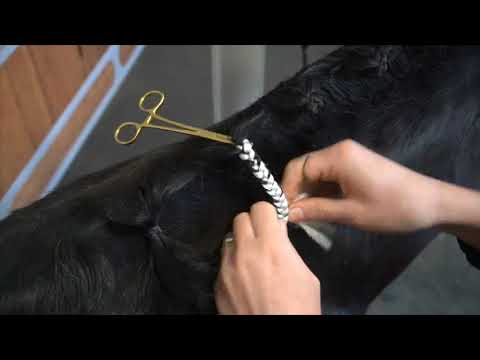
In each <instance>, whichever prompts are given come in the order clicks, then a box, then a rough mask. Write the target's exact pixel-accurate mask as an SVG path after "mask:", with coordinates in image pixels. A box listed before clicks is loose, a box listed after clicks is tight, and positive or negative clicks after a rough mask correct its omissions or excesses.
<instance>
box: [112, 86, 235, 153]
mask: <svg viewBox="0 0 480 360" xmlns="http://www.w3.org/2000/svg"><path fill="white" fill-rule="evenodd" d="M151 100H156V101H152V102H153V104H154V105H153V106H151V107H148V106H146V105H145V104H146V103H147V101H148V102H150V101H151ZM164 101H165V95H164V94H163V93H162V92H161V91H157V90H152V91H149V92H147V93H146V94H145V95H143V96H142V98H141V99H140V101H139V102H138V107H139V108H140V110H142V111H144V112H146V113H148V116H147V117H146V118H145V120H144V121H143V122H142V123H135V122H125V123H123V124H121V125H120V126H119V127H118V128H117V130H116V131H115V135H114V138H115V141H116V142H117V143H119V144H122V145H129V144H132V143H133V142H135V140H137V138H138V135H140V132H141V131H142V129H143V128H152V129H160V130H165V131H174V132H178V133H182V134H187V135H193V136H198V137H202V138H205V139H209V140H213V141H218V142H222V143H226V144H232V145H234V142H233V140H232V138H231V137H230V136H227V135H223V134H219V133H216V132H213V131H209V130H205V129H200V128H197V127H194V126H189V125H184V124H182V123H179V122H177V121H173V120H169V119H167V118H165V117H163V116H161V115H159V114H158V110H159V109H160V107H161V106H162V105H163V103H164ZM153 119H155V120H158V121H161V122H163V123H166V124H169V125H172V126H173V127H171V126H165V125H155V124H152V121H153ZM126 128H133V130H134V133H133V135H132V136H131V137H130V138H128V139H126V140H121V139H120V136H119V135H120V132H121V131H124V130H125V129H126ZM122 129H123V130H122Z"/></svg>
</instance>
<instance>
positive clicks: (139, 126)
mask: <svg viewBox="0 0 480 360" xmlns="http://www.w3.org/2000/svg"><path fill="white" fill-rule="evenodd" d="M132 126H133V127H134V128H135V132H134V134H133V135H132V137H130V138H129V139H128V140H121V139H120V137H119V135H120V131H122V129H124V128H126V127H132ZM141 130H142V124H137V123H134V122H125V123H123V124H122V125H120V126H119V127H118V128H117V130H115V141H116V142H117V143H119V144H122V145H127V144H131V143H133V142H134V141H135V140H136V139H137V137H138V135H139V134H140V131H141Z"/></svg>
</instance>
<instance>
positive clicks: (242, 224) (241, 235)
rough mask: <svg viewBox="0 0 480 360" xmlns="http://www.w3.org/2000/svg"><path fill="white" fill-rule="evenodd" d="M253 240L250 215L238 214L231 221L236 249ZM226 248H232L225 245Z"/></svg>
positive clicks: (253, 233)
mask: <svg viewBox="0 0 480 360" xmlns="http://www.w3.org/2000/svg"><path fill="white" fill-rule="evenodd" d="M253 239H255V232H254V230H253V226H252V221H251V218H250V215H249V214H248V213H246V212H244V213H240V214H238V215H237V216H235V218H234V219H233V241H234V244H233V246H235V247H236V248H238V247H242V245H244V244H245V243H248V242H249V241H252V240H253ZM226 247H232V245H227V246H226Z"/></svg>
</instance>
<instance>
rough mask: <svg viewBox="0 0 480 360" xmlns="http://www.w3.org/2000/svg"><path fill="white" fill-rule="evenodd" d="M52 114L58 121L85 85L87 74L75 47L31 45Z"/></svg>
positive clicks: (28, 47)
mask: <svg viewBox="0 0 480 360" xmlns="http://www.w3.org/2000/svg"><path fill="white" fill-rule="evenodd" d="M27 49H28V51H29V52H30V54H31V55H32V58H33V61H34V64H35V67H36V69H37V73H38V74H39V77H40V84H41V86H42V89H43V90H44V92H45V95H46V98H47V103H48V107H49V111H50V113H51V114H52V116H53V118H54V119H57V118H58V117H59V116H60V115H61V114H62V112H63V110H64V109H65V107H66V106H67V105H68V103H69V102H70V101H71V100H72V98H73V97H74V95H75V94H76V93H77V91H78V89H79V87H80V86H81V85H82V83H83V81H84V79H85V74H84V68H83V62H82V60H81V57H80V54H79V50H78V47H77V46H76V45H28V46H27Z"/></svg>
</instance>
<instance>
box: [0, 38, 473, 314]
mask: <svg viewBox="0 0 480 360" xmlns="http://www.w3.org/2000/svg"><path fill="white" fill-rule="evenodd" d="M479 96H480V47H448V46H428V47H427V46H419V47H410V46H405V47H404V46H354V47H343V48H341V49H339V50H337V51H335V52H334V53H332V54H331V55H329V56H328V57H327V58H325V59H323V60H320V61H318V62H316V63H313V64H312V65H310V66H308V67H306V68H304V69H303V70H302V71H300V72H299V73H298V74H296V75H295V76H294V77H293V78H292V79H290V80H288V81H285V82H283V83H281V84H280V85H279V86H278V87H277V88H276V89H274V90H273V91H272V92H270V93H269V94H267V95H266V96H264V97H263V98H261V99H259V100H258V101H257V102H256V103H254V104H253V105H251V106H250V107H248V108H247V109H245V110H244V111H242V112H240V113H238V114H236V115H234V116H233V117H231V118H229V119H227V120H225V121H224V122H222V123H220V124H219V125H217V126H214V127H213V128H212V129H214V130H217V131H219V132H222V133H225V134H230V135H232V136H233V137H234V138H235V139H242V138H244V137H247V138H249V139H250V140H251V141H253V143H254V146H255V149H256V151H257V152H258V153H259V154H260V155H261V156H262V158H263V159H264V160H265V162H266V163H267V164H268V166H269V168H270V169H271V170H272V172H273V173H274V175H275V176H276V178H277V179H280V178H281V175H282V171H283V169H284V167H285V165H286V164H287V162H288V161H289V160H290V159H292V158H293V157H295V156H298V155H301V154H303V153H305V152H308V151H312V150H316V149H320V148H323V147H325V146H328V145H331V144H333V143H335V142H337V141H339V140H342V139H345V138H352V139H355V140H357V141H358V142H360V143H362V144H364V145H366V146H368V147H370V148H372V149H374V150H375V151H377V152H379V153H381V154H384V155H385V156H388V157H390V158H393V159H394V160H396V161H399V162H401V163H403V164H405V165H407V166H409V167H410V168H413V169H415V170H417V171H420V172H422V173H424V174H428V175H431V176H434V177H436V178H439V179H444V180H447V181H452V182H455V183H458V184H461V185H465V186H469V187H472V188H479V187H480V176H479V175H480V167H479V166H478V160H479V159H480V147H478V146H477V144H476V143H475V140H476V139H478V134H479V131H480V123H479V121H478V120H477V117H478V115H479V110H480V101H479V100H480V98H479ZM112 131H113V129H112ZM372 171H375V169H372ZM263 199H267V198H266V196H265V194H264V192H263V191H262V189H261V188H260V187H259V185H258V183H257V182H256V179H254V178H253V177H252V176H251V174H250V172H249V169H247V168H246V167H245V165H244V164H242V161H240V160H238V159H237V157H236V150H235V148H234V147H232V146H229V145H224V144H217V143H213V142H209V141H206V140H202V139H188V140H186V141H184V142H182V143H178V144H174V145H171V146H166V147H163V148H160V149H158V150H156V151H153V152H151V153H148V154H145V155H143V156H141V157H138V158H136V159H134V160H131V161H128V162H125V163H123V164H120V165H117V166H115V167H113V168H109V169H106V170H104V171H101V172H98V173H96V174H92V175H90V176H87V177H85V178H83V179H81V180H79V181H76V182H74V183H73V184H71V185H69V186H67V187H65V188H63V189H59V190H57V191H55V192H54V193H52V194H50V195H49V196H47V197H46V198H44V199H42V200H40V201H38V202H36V203H34V204H33V205H31V206H29V207H27V208H24V209H21V210H18V211H15V212H14V213H13V214H12V215H11V216H10V217H8V218H7V219H5V220H4V221H2V222H1V223H0V312H1V313H52V312H55V313H205V312H207V313H208V312H214V311H215V306H214V299H213V284H214V280H215V277H216V273H217V271H218V266H219V249H220V246H221V243H222V240H223V236H224V234H225V233H226V232H227V231H228V230H229V227H230V226H231V221H232V219H233V217H234V215H235V214H237V213H238V212H240V211H244V210H247V209H248V208H249V206H251V205H252V204H253V203H254V202H256V201H258V200H263ZM392 206H394V204H392ZM289 231H290V236H291V239H292V241H293V242H294V244H295V246H296V248H297V249H298V250H299V252H300V254H301V255H302V257H303V258H304V259H305V261H306V262H307V264H308V265H309V266H310V267H311V268H312V269H313V271H314V272H315V273H316V274H318V276H319V278H320V279H321V282H322V297H323V308H324V310H325V311H326V312H327V313H336V312H355V313H356V312H360V313H361V312H364V311H365V309H366V307H367V306H368V304H369V302H370V301H372V299H373V298H374V297H375V296H376V295H378V293H379V292H380V291H381V290H382V289H383V288H384V287H385V286H386V285H387V284H388V283H389V282H390V281H391V280H392V279H393V278H394V277H395V276H397V275H398V274H399V273H400V272H401V271H402V270H403V269H404V268H405V266H406V265H407V264H408V263H409V262H410V261H411V260H412V259H413V258H414V257H415V256H416V255H417V254H418V253H419V252H420V251H421V250H422V248H423V247H424V246H425V245H426V244H427V243H428V241H430V240H431V239H432V238H433V236H434V235H435V232H434V231H433V230H432V231H425V232H420V233H417V234H413V235H410V236H384V235H376V234H371V233H364V232H361V231H357V230H354V229H351V228H349V227H345V226H339V227H337V230H336V234H335V241H334V246H333V248H332V250H331V251H330V252H329V253H324V252H323V251H322V250H321V249H320V248H319V247H318V246H316V245H314V244H313V243H312V242H311V241H310V240H309V239H308V238H307V237H306V236H305V234H304V233H303V232H302V231H301V230H300V229H298V228H295V227H294V226H291V227H290V229H289Z"/></svg>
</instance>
